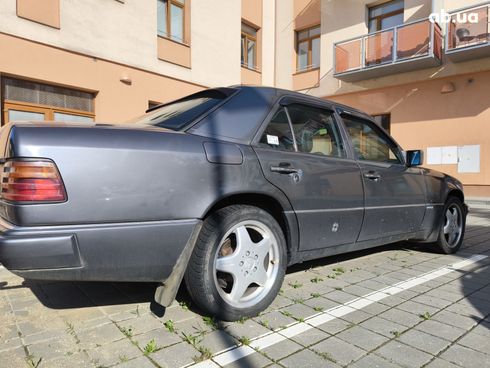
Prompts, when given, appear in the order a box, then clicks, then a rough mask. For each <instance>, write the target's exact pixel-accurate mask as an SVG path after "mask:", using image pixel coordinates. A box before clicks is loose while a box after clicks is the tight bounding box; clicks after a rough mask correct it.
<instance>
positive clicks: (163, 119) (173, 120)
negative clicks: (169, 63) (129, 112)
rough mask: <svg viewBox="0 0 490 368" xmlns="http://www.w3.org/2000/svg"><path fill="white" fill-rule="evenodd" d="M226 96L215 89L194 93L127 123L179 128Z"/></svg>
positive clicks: (172, 128)
mask: <svg viewBox="0 0 490 368" xmlns="http://www.w3.org/2000/svg"><path fill="white" fill-rule="evenodd" d="M227 97H228V95H227V94H225V93H223V92H220V91H217V90H208V91H204V92H200V93H196V94H194V95H191V96H189V97H186V98H184V99H182V100H177V101H175V102H172V103H169V104H167V105H164V106H162V107H160V108H157V109H156V110H152V111H150V112H148V113H146V114H145V115H143V116H140V117H138V118H136V119H133V120H131V121H129V122H128V123H130V124H143V125H153V126H158V127H161V128H166V129H171V130H181V129H183V128H184V127H186V126H187V125H188V124H190V123H192V122H193V121H194V120H195V119H196V118H198V117H199V116H201V115H203V114H204V113H206V112H207V111H209V110H211V109H212V108H213V107H215V106H216V105H218V104H219V103H221V102H222V101H223V100H224V99H226V98H227Z"/></svg>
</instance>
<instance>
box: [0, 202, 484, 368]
mask: <svg viewBox="0 0 490 368" xmlns="http://www.w3.org/2000/svg"><path fill="white" fill-rule="evenodd" d="M475 254H482V255H487V256H489V257H488V258H486V259H483V260H480V261H478V262H477V263H475V264H472V265H471V266H468V267H465V268H463V269H459V270H454V271H453V272H451V273H449V274H446V275H444V276H441V277H438V278H436V279H433V280H431V281H427V282H424V283H423V284H421V285H418V286H415V287H413V288H410V289H409V290H405V291H403V292H400V293H398V294H396V295H393V296H389V297H387V298H385V299H382V300H379V301H378V302H375V303H372V304H370V305H368V306H366V307H365V308H362V309H360V310H356V311H354V312H352V313H348V314H345V315H342V316H341V317H339V318H335V319H333V320H331V321H329V322H326V323H324V324H322V325H319V326H316V327H313V328H310V329H309V330H308V331H306V332H303V333H301V334H298V335H296V336H293V337H290V338H283V339H282V340H281V341H280V342H278V343H277V344H274V345H272V346H269V347H268V348H266V349H264V350H261V351H257V352H255V353H252V354H250V355H248V356H246V357H244V358H242V359H240V360H238V361H234V362H230V364H228V365H226V367H358V368H369V367H380V368H382V367H428V368H452V367H464V368H471V367H477V368H482V367H490V207H485V206H480V207H476V206H475V207H472V208H471V212H470V216H469V217H468V224H467V232H466V237H465V241H464V245H463V248H462V250H461V251H460V252H459V253H458V254H457V255H450V256H448V255H442V254H438V253H435V252H433V251H432V250H431V249H430V248H429V247H428V246H426V245H420V244H419V245H417V244H408V243H397V244H393V245H389V246H385V247H380V248H377V249H372V250H368V251H363V252H356V253H352V254H349V255H343V256H339V257H329V258H325V259H321V260H317V261H314V262H308V263H305V264H302V265H297V266H294V267H291V268H290V269H289V270H288V274H287V276H286V279H285V281H284V284H283V286H282V289H281V292H280V295H279V296H278V297H277V298H276V300H275V301H274V302H273V303H272V305H271V306H270V307H269V308H268V309H267V310H266V311H265V312H264V313H262V314H261V315H260V316H258V317H256V318H252V319H248V320H243V321H239V322H235V323H225V322H221V321H215V320H213V319H211V318H209V317H207V316H203V315H202V314H200V311H199V310H197V309H195V307H194V306H193V305H192V303H191V302H190V300H189V298H188V296H187V295H186V293H185V290H182V291H181V292H179V295H178V297H177V300H176V301H175V302H174V304H173V305H172V306H171V307H169V308H167V309H166V310H165V309H163V308H159V307H158V306H157V305H155V304H154V303H152V299H153V293H154V290H155V284H149V283H143V284H141V283H79V282H78V283H74V282H64V283H63V282H41V281H25V280H23V279H21V278H19V277H17V276H15V275H13V274H11V273H10V272H8V271H7V270H5V269H4V268H1V267H0V367H2V368H10V367H14V368H18V367H39V368H43V367H48V368H52V367H54V368H56V367H92V368H95V367H113V366H117V367H125V368H129V367H133V368H147V367H171V368H174V367H183V366H192V365H194V364H196V363H197V362H200V361H203V360H205V361H206V360H208V359H209V358H215V357H216V354H218V353H220V352H222V351H223V350H226V349H229V348H232V347H235V346H239V345H241V344H248V343H250V341H251V340H252V341H253V339H254V338H256V337H258V336H262V335H264V334H268V333H271V332H273V331H276V332H277V331H279V332H280V331H281V329H283V328H285V327H286V326H288V325H290V324H293V323H298V321H300V322H302V321H304V320H305V319H307V318H308V317H310V316H312V315H315V314H317V313H320V312H322V311H325V310H328V309H330V308H333V307H336V306H338V305H340V304H343V303H346V302H349V301H352V300H354V299H356V298H357V297H359V296H363V295H366V294H368V293H372V292H373V291H377V290H380V289H383V288H386V287H387V286H391V285H394V284H396V283H399V282H400V281H405V280H408V279H411V278H413V277H417V276H420V275H422V274H424V273H426V272H431V271H433V270H435V269H438V268H440V267H442V266H446V265H450V264H453V263H455V262H458V261H460V260H461V259H464V258H467V257H471V256H472V255H475ZM208 362H210V363H213V361H208ZM214 364H215V365H214V366H215V367H219V365H218V364H216V363H214Z"/></svg>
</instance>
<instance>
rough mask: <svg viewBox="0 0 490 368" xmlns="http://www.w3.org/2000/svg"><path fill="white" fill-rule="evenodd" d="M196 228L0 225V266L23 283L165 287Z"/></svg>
mask: <svg viewBox="0 0 490 368" xmlns="http://www.w3.org/2000/svg"><path fill="white" fill-rule="evenodd" d="M199 223H200V220H198V219H189V220H174V221H149V222H138V223H117V224H84V225H69V226H68V225H67V226H39V227H17V226H14V225H12V224H9V223H7V222H5V221H3V220H0V263H2V264H3V265H4V266H5V268H7V269H8V270H10V271H12V272H14V273H15V274H18V275H19V276H22V277H24V278H28V279H29V278H30V279H49V280H84V281H164V280H165V279H167V277H168V276H169V275H170V274H171V272H172V270H173V269H174V266H175V264H176V262H177V260H178V259H179V256H180V255H181V253H182V251H183V249H184V247H185V246H186V244H187V242H188V241H189V239H190V237H191V234H192V233H193V231H194V229H195V228H196V226H197V225H198V224H199Z"/></svg>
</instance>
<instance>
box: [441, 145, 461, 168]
mask: <svg viewBox="0 0 490 368" xmlns="http://www.w3.org/2000/svg"><path fill="white" fill-rule="evenodd" d="M457 163H458V146H446V147H442V164H445V165H451V164H457Z"/></svg>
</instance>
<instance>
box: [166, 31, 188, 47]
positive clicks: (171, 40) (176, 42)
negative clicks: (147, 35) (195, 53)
mask: <svg viewBox="0 0 490 368" xmlns="http://www.w3.org/2000/svg"><path fill="white" fill-rule="evenodd" d="M158 37H159V38H163V39H165V40H167V41H170V42H173V43H175V44H177V45H181V46H185V47H191V45H190V44H189V43H188V42H180V41H177V40H174V39H173V38H171V37H168V36H166V35H163V34H158Z"/></svg>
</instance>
